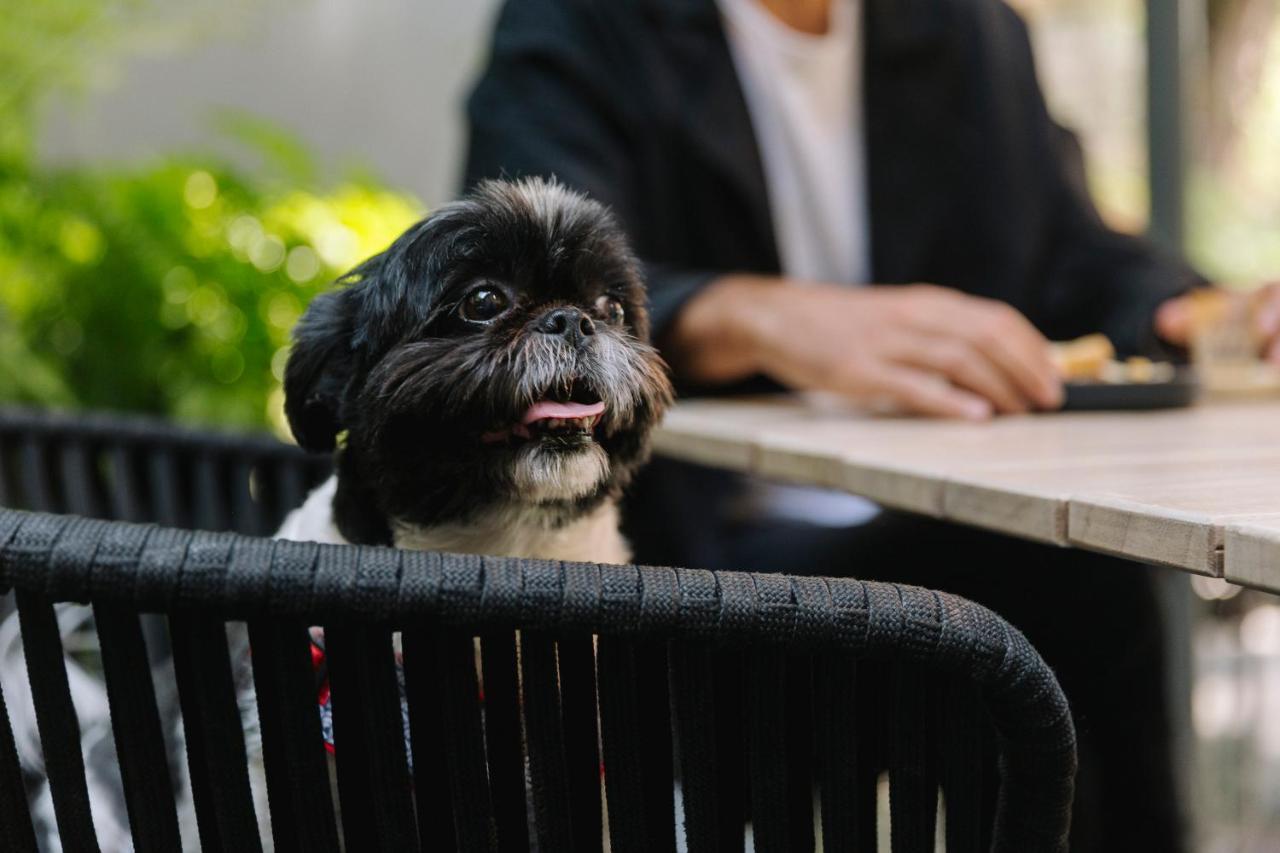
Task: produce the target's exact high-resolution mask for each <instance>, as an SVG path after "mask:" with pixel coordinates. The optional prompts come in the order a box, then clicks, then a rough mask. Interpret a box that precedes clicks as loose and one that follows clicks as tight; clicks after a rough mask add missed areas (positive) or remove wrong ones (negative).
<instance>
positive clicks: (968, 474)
mask: <svg viewBox="0 0 1280 853" xmlns="http://www.w3.org/2000/svg"><path fill="white" fill-rule="evenodd" d="M656 450H657V452H659V453H661V454H663V455H666V456H670V457H675V458H679V459H684V460H686V461H690V462H697V463H702V464H706V465H712V466H715V467H719V468H726V469H731V470H735V471H743V472H750V473H754V474H758V475H760V476H762V477H767V478H772V479H776V480H782V481H788V482H793V483H802V484H807V485H815V486H824V487H828V488H833V489H841V490H844V491H848V492H852V493H853V494H857V495H862V496H864V497H867V498H871V499H872V500H875V501H877V502H879V503H881V504H883V505H885V506H889V507H894V508H897V509H903V510H909V511H912V512H917V513H922V514H924V515H929V516H933V517H936V518H944V519H950V520H953V521H958V522H963V523H966V524H972V525H976V526H979V527H984V528H988V529H991V530H996V531H1000V532H1002V533H1009V534H1013V535H1017V536H1022V537H1025V538H1028V539H1034V540H1038V541H1043V542H1050V543H1053V544H1056V545H1062V546H1072V547H1081V548H1088V549H1091V550H1096V551H1103V552H1107V553H1111V554H1118V555H1120V556H1124V557H1130V558H1132V559H1135V560H1141V561H1144V562H1152V563H1161V564H1164V565H1169V566H1175V567H1177V568H1181V569H1185V570H1187V571H1191V572H1197V573H1200V574H1205V575H1213V576H1219V577H1226V578H1227V579H1228V580H1230V581H1233V582H1236V583H1240V584H1245V585H1249V586H1255V587H1260V588H1263V589H1268V590H1271V591H1275V592H1280V401H1267V402H1236V403H1222V402H1218V403H1204V404H1201V405H1198V406H1195V407H1193V408H1189V409H1179V410H1169V411H1159V412H1140V413H1137V412H1135V413H1122V412H1105V413H1101V412H1099V413H1071V414H1052V415H1035V416H1026V417H1007V418H999V419H996V420H994V421H992V422H990V423H977V424H973V423H961V422H945V421H931V420H924V419H905V418H878V417H871V416H867V415H865V414H860V413H858V412H857V411H856V410H855V409H853V408H851V407H849V406H848V405H847V404H843V403H840V402H837V401H833V400H831V399H828V398H821V397H806V398H798V397H773V398H751V399H732V400H729V399H721V400H691V401H684V402H681V403H680V404H679V405H677V406H676V407H675V409H674V410H673V411H672V412H671V413H669V414H668V415H667V418H666V422H665V424H664V425H663V427H662V429H661V430H660V431H659V433H658V436H657V440H656Z"/></svg>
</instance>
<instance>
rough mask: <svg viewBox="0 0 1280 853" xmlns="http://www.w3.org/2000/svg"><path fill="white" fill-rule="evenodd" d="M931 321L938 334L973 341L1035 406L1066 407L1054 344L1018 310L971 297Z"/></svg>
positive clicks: (929, 321) (931, 318)
mask: <svg viewBox="0 0 1280 853" xmlns="http://www.w3.org/2000/svg"><path fill="white" fill-rule="evenodd" d="M927 322H928V323H929V325H930V326H931V331H932V332H933V333H934V334H937V335H951V336H956V337H960V338H962V339H963V340H966V341H968V342H970V343H971V344H972V345H973V346H975V347H976V348H977V349H978V350H979V351H981V352H982V353H984V354H985V355H986V356H987V358H988V359H989V360H990V361H991V362H992V364H993V365H994V366H995V367H997V368H998V369H999V370H1000V371H1001V372H1002V373H1003V374H1004V375H1005V376H1006V377H1008V381H1010V382H1011V383H1012V384H1013V385H1014V386H1015V387H1016V388H1017V389H1018V390H1019V392H1020V393H1021V395H1022V396H1023V397H1024V398H1026V399H1027V400H1029V401H1030V402H1032V403H1033V404H1034V405H1036V406H1038V407H1039V408H1042V409H1056V408H1058V407H1059V406H1060V405H1062V393H1063V392H1062V380H1061V378H1060V377H1059V376H1058V371H1057V368H1055V367H1054V365H1053V360H1052V359H1051V358H1050V357H1049V342H1048V341H1047V340H1045V338H1044V336H1043V335H1041V334H1040V332H1039V331H1037V330H1036V328H1035V326H1033V325H1031V321H1029V320H1028V319H1027V318H1026V317H1024V316H1022V314H1021V313H1020V312H1018V310H1017V309H1015V308H1012V307H1010V306H1008V305H1006V304H1004V303H1002V302H995V301H992V300H987V299H977V298H974V297H969V298H967V299H964V300H961V301H957V302H955V303H954V304H952V305H950V306H947V310H946V311H945V312H944V313H942V314H939V315H935V316H932V317H929V318H928V320H927Z"/></svg>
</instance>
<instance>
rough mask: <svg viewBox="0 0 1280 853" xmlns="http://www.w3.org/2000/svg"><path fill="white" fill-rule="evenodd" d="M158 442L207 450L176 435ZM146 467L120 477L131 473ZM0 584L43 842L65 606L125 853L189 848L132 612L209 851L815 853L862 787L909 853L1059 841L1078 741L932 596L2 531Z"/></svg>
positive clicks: (65, 738) (832, 840) (86, 527)
mask: <svg viewBox="0 0 1280 853" xmlns="http://www.w3.org/2000/svg"><path fill="white" fill-rule="evenodd" d="M3 434H4V433H3V429H2V428H0V436H2V435H3ZM184 440H185V441H186V442H187V443H186V444H185V445H184V444H182V442H181V441H178V442H176V444H178V445H181V446H183V447H185V448H187V449H188V450H189V451H190V452H191V454H192V456H193V458H195V459H197V460H198V459H200V458H202V456H203V454H202V452H201V451H202V440H201V438H200V437H199V436H195V435H191V434H187V435H186V436H185V439H184ZM145 446H146V444H145V441H143V442H141V443H139V444H138V445H136V446H135V447H134V449H133V450H134V452H135V453H136V454H137V456H136V457H135V461H134V462H133V463H131V464H133V465H135V466H142V468H143V469H144V470H146V469H147V468H148V465H149V463H148V461H147V460H148V456H147V453H146V451H145ZM173 446H174V445H173V444H172V443H168V442H162V445H161V449H162V452H165V453H172V452H173V450H172V447H173ZM0 448H3V442H0ZM264 450H265V446H264ZM273 452H274V451H273ZM280 452H283V451H280ZM233 456H234V454H233ZM299 456H300V455H299ZM299 456H295V457H294V459H295V460H296V459H297V458H299ZM5 458H6V460H9V461H12V460H11V457H5ZM44 458H45V459H47V458H48V457H47V456H46V457H44ZM262 458H267V459H270V460H275V459H276V458H277V457H275V456H273V455H272V454H271V453H266V454H265V455H264V456H263V457H262ZM45 466H46V469H47V468H49V467H51V466H50V464H49V463H48V462H46V463H45ZM223 470H227V469H223ZM230 470H236V469H235V468H234V467H232V468H231V469H230ZM257 470H263V469H262V468H258V469H257ZM268 470H269V466H268ZM300 470H302V471H304V472H305V471H310V470H313V469H307V468H304V469H300ZM318 470H319V471H321V472H322V470H323V469H318ZM290 476H295V475H290ZM303 480H304V481H305V476H304V477H303ZM68 482H71V481H68ZM108 482H110V481H108ZM179 482H184V481H183V480H182V479H181V478H179ZM185 482H196V478H195V477H194V475H193V477H192V479H190V480H188V481H185ZM241 482H242V483H247V482H248V480H242V481H241ZM28 487H29V486H25V485H24V488H28ZM278 488H279V487H278V486H263V485H259V484H256V483H255V485H254V492H253V493H254V494H256V495H264V494H272V493H273V491H272V490H273V489H278ZM70 491H71V490H70V489H68V488H66V487H65V486H63V487H61V492H60V494H62V495H64V496H65V495H67V494H68V493H70ZM231 492H232V490H231V489H229V488H222V489H221V490H220V491H219V492H218V494H220V495H223V496H228V497H227V498H226V499H227V500H231V498H230V497H229V495H230V494H231ZM26 493H27V492H24V494H26ZM300 494H301V493H300V492H299V497H300ZM192 500H194V499H192ZM149 505H151V506H155V501H154V500H151V501H150V503H149ZM277 505H278V506H279V507H283V508H284V509H287V508H288V507H289V506H290V505H289V504H288V503H287V502H285V501H284V500H283V499H280V500H278V501H277ZM71 506H72V505H71V504H70V503H69V502H68V503H67V504H64V505H60V506H58V508H60V509H65V508H69V507H71ZM187 506H189V507H193V506H196V504H195V503H190V504H188V505H187ZM191 511H192V512H193V518H195V517H196V513H195V510H191ZM279 514H280V513H279V511H277V512H276V513H275V517H278V516H279ZM232 515H233V514H232V513H227V514H226V515H223V516H210V517H212V518H228V517H232ZM263 516H264V517H266V516H267V513H265V512H264V513H263ZM236 517H239V516H236ZM208 526H211V527H212V526H215V525H212V524H210V525H208ZM9 588H12V589H13V590H14V591H15V595H16V598H17V604H18V609H19V617H20V620H21V632H22V638H23V641H24V645H25V648H26V661H27V676H28V678H29V679H30V686H31V696H32V699H33V701H34V705H35V714H36V718H37V721H38V724H39V736H40V741H41V743H42V744H43V745H44V753H45V761H44V764H45V772H46V773H47V776H48V779H49V785H50V789H51V792H52V797H53V807H54V810H55V812H56V823H57V829H58V833H59V835H60V837H61V840H62V844H63V848H64V849H66V850H96V849H99V845H98V842H97V836H96V831H95V827H94V823H93V815H92V813H91V809H90V804H89V793H88V791H87V789H86V783H85V771H84V762H83V757H82V755H81V753H80V751H79V750H78V749H76V748H75V747H76V745H77V744H78V743H79V722H78V720H77V714H76V708H75V707H74V705H73V702H72V699H71V693H70V690H69V687H68V681H67V672H66V668H65V666H64V663H63V655H64V649H63V647H62V642H61V639H60V636H59V632H58V626H57V624H56V617H55V610H54V603H55V602H65V601H76V602H86V603H91V604H92V607H93V612H94V615H95V621H96V629H97V633H98V635H99V640H100V647H101V654H102V674H103V677H104V678H105V681H106V687H107V698H108V701H109V705H110V709H111V730H112V733H113V736H114V738H115V742H116V746H117V754H118V756H119V766H120V774H121V779H122V782H123V788H124V801H125V804H126V807H127V811H128V823H129V826H130V827H131V830H132V840H133V844H134V848H135V849H136V850H139V851H152V850H154V851H173V850H177V849H180V848H181V841H182V840H186V841H187V842H188V843H189V844H190V843H192V842H193V839H190V838H186V839H180V837H179V836H180V834H181V832H180V829H179V818H178V809H177V807H176V806H175V795H174V790H175V786H174V779H173V776H172V774H171V772H170V766H169V761H168V756H167V755H166V752H165V747H164V743H165V739H164V736H163V732H162V725H161V720H160V715H159V713H158V712H157V710H156V709H157V704H156V699H155V697H156V684H155V683H154V681H153V678H152V674H151V670H150V668H149V666H148V659H147V645H148V639H147V638H144V634H143V631H142V630H141V627H140V621H139V618H140V614H165V615H166V616H167V625H168V633H169V636H170V638H171V642H172V648H173V666H174V672H175V675H176V682H177V688H178V692H179V694H180V698H181V703H180V704H181V712H182V726H183V729H184V731H185V743H186V765H187V769H188V771H189V776H190V790H191V795H192V799H193V801H194V811H195V822H196V824H197V827H198V835H199V841H200V845H201V847H202V848H203V849H205V850H232V849H235V850H237V851H240V850H250V851H251V850H258V849H263V846H264V841H265V842H266V846H269V847H274V849H276V850H280V851H287V850H299V851H302V850H307V851H311V850H337V849H339V838H342V839H344V840H345V849H346V850H348V851H366V850H368V851H377V850H387V851H406V850H407V851H414V850H421V851H424V853H425V851H436V850H461V851H468V852H469V851H495V853H509V852H510V851H521V853H524V851H529V850H538V851H556V853H560V851H578V853H583V851H588V852H589V851H603V850H604V849H606V839H607V847H608V849H610V850H613V851H618V853H628V851H635V853H641V851H644V853H650V851H668V853H674V851H676V850H677V849H678V848H684V849H688V850H690V851H692V853H704V851H715V853H720V851H728V850H734V851H741V850H743V849H744V842H743V837H744V827H746V826H749V827H750V830H751V834H752V836H753V840H754V848H755V849H756V850H758V851H783V850H786V851H803V850H812V849H814V848H815V835H816V834H820V835H821V841H822V849H824V850H827V851H873V850H876V849H877V847H876V842H877V838H882V837H883V834H884V832H885V827H883V826H878V825H877V824H878V823H882V822H883V821H882V820H880V819H878V818H879V815H878V808H877V803H878V801H879V800H880V799H881V798H882V795H881V793H880V790H881V788H882V785H881V784H880V780H881V779H882V777H883V776H885V775H887V780H888V790H889V826H890V829H889V834H890V841H891V846H892V850H893V851H895V853H925V851H933V850H934V839H935V832H937V831H938V830H937V829H936V828H935V815H936V814H937V813H938V812H939V811H941V812H942V813H943V814H944V815H945V830H944V831H943V834H944V836H945V840H946V847H947V849H948V850H951V851H977V850H988V849H991V850H999V851H1018V853H1028V851H1029V852H1030V853H1035V851H1059V850H1065V849H1066V833H1067V827H1068V823H1069V819H1070V803H1071V796H1072V786H1073V780H1074V770H1075V745H1074V744H1075V742H1074V733H1073V730H1072V724H1071V718H1070V714H1069V711H1068V708H1067V705H1066V702H1065V699H1064V697H1063V695H1062V692H1061V690H1060V689H1059V687H1058V685H1057V682H1056V681H1055V680H1054V677H1053V675H1052V673H1051V672H1050V670H1049V669H1048V668H1047V667H1046V666H1045V664H1044V663H1043V661H1042V660H1041V659H1040V658H1039V656H1038V655H1037V654H1036V653H1035V651H1034V650H1033V649H1032V648H1031V647H1030V646H1029V645H1028V644H1027V642H1026V640H1025V639H1024V638H1023V637H1022V635H1021V634H1019V633H1018V632H1017V631H1016V630H1015V629H1013V628H1012V627H1010V626H1009V625H1008V624H1007V623H1005V622H1004V621H1003V620H1001V619H1000V618H999V617H997V616H995V615H994V614H992V613H990V612H989V611H987V610H985V609H984V608H982V607H980V606H978V605H975V604H972V603H970V602H967V601H965V600H963V599H959V598H957V597H955V596H950V595H947V594H943V593H936V592H932V591H929V590H923V589H918V588H912V587H899V586H893V585H887V584H875V583H862V582H858V581H854V580H837V579H824V578H807V577H788V576H778V575H750V574H739V573H730V572H722V573H711V572H705V571H696V570H682V569H665V568H649V567H636V566H597V565H589V564H568V563H558V562H541V561H531V560H513V559H499V558H489V557H477V556H458V555H442V554H435V553H426V552H409V551H398V550H394V549H387V548H370V547H357V546H332V545H317V544H312V543H295V542H284V541H273V540H268V539H263V538H258V537H253V536H241V535H235V534H232V533H225V532H208V531H193V530H189V529H183V528H180V527H171V526H164V527H161V526H152V525H140V524H130V523H122V522H113V521H103V520H96V519H90V518H87V517H83V516H77V515H53V514H47V513H29V512H21V511H12V510H0V589H9ZM241 620H243V621H244V622H245V623H247V626H248V635H249V645H250V647H251V650H252V681H253V686H254V687H255V689H256V690H255V692H256V710H257V718H258V723H259V726H260V728H261V755H260V756H259V755H257V754H256V752H254V751H252V750H247V749H246V741H245V736H244V732H243V721H242V710H241V708H240V707H238V706H237V695H236V687H235V684H234V682H233V677H232V671H233V668H234V666H235V665H236V661H235V660H233V657H232V653H231V652H230V651H229V649H228V644H227V640H226V637H227V635H226V629H225V623H227V622H228V621H241ZM316 625H322V626H324V628H325V637H324V642H325V647H326V655H327V659H326V665H327V668H328V676H329V685H330V689H331V696H332V711H333V717H332V724H333V732H332V734H333V741H334V743H335V748H336V758H335V760H334V761H333V765H334V767H335V768H336V780H337V782H336V789H337V791H336V793H337V796H336V801H335V798H334V797H333V796H332V793H331V789H330V781H329V762H328V760H327V759H326V752H325V747H324V740H323V735H322V731H321V720H320V715H319V713H318V710H317V704H316V686H317V681H316V673H315V670H314V666H313V659H312V645H311V634H310V631H309V629H310V627H311V626H316ZM393 635H394V636H395V637H398V639H399V649H396V648H395V644H394V643H393ZM401 664H402V665H401ZM11 688H12V685H4V684H0V849H3V850H6V851H7V850H15V851H20V850H33V849H35V840H34V833H33V829H32V823H31V817H30V812H29V810H28V803H27V799H26V795H25V791H24V787H23V782H22V778H21V772H20V770H19V766H18V759H17V754H16V749H15V746H14V739H13V732H12V730H11V729H10V726H9V724H8V722H9V716H8V714H7V713H6V712H5V709H4V708H3V705H2V701H3V698H2V697H3V691H5V690H6V689H11ZM402 699H403V702H402ZM258 764H260V765H261V767H262V768H263V769H264V770H265V786H266V791H267V797H268V801H269V812H270V824H271V830H270V834H269V836H268V837H267V838H266V839H260V838H259V828H258V827H259V818H260V817H261V815H258V814H256V813H255V808H254V800H253V797H252V792H251V784H250V777H251V775H252V771H253V768H254V767H255V766H257V765H258ZM939 792H941V802H942V803H943V806H942V808H941V809H939V801H940V798H939ZM335 802H336V805H337V806H338V808H337V809H335ZM815 809H816V811H817V814H818V818H817V820H815V818H814V814H815Z"/></svg>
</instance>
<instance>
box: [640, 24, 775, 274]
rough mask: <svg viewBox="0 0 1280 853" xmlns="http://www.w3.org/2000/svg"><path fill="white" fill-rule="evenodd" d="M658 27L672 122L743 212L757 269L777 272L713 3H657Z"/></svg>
mask: <svg viewBox="0 0 1280 853" xmlns="http://www.w3.org/2000/svg"><path fill="white" fill-rule="evenodd" d="M659 5H660V6H661V9H662V12H663V13H664V17H665V18H666V21H665V24H666V26H664V27H663V34H664V38H665V40H666V43H667V49H666V51H665V52H664V53H665V55H666V56H667V57H669V58H670V60H671V62H672V64H673V67H674V70H675V73H674V75H673V78H674V79H675V80H678V81H680V82H681V84H682V85H684V86H686V88H685V89H684V91H683V92H676V93H673V94H674V101H675V102H676V103H677V104H678V106H677V112H678V115H677V120H678V121H679V123H680V125H681V127H682V128H683V132H684V134H685V135H686V136H687V139H688V141H689V143H690V144H691V145H692V146H693V147H694V148H696V149H697V151H698V152H699V154H700V155H701V157H700V159H702V160H704V161H705V162H706V164H707V166H708V167H709V168H711V169H714V170H715V171H717V172H719V173H720V175H721V176H722V177H723V178H724V179H725V181H726V185H727V187H728V189H729V191H730V192H733V193H735V194H737V196H738V198H737V201H738V202H739V203H740V204H741V206H742V210H743V211H744V212H746V214H747V216H748V217H749V219H750V221H751V226H752V230H753V231H754V232H755V233H754V237H755V242H754V245H755V246H756V247H757V248H758V249H760V250H762V252H763V253H764V256H763V257H762V258H760V259H759V260H760V261H761V263H762V264H764V265H766V266H770V267H772V268H775V269H776V268H777V267H778V254H777V245H776V242H775V239H774V234H773V220H772V218H771V214H770V210H769V197H768V190H767V188H766V185H765V177H764V166H763V164H762V163H761V160H760V150H759V146H758V144H757V142H756V135H755V130H754V128H753V127H752V125H751V117H750V114H749V113H748V111H747V104H746V101H745V99H744V97H743V94H742V89H741V86H740V85H739V83H738V77H737V73H736V69H735V68H734V64H733V57H732V55H731V54H730V52H729V45H728V42H727V41H726V39H725V36H724V31H723V28H722V27H721V24H720V19H719V11H718V10H717V8H716V6H715V3H714V0H663V2H660V3H659Z"/></svg>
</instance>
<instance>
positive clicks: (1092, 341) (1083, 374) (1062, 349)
mask: <svg viewBox="0 0 1280 853" xmlns="http://www.w3.org/2000/svg"><path fill="white" fill-rule="evenodd" d="M1051 357H1052V358H1053V363H1054V364H1055V365H1057V368H1058V373H1060V374H1061V375H1062V378H1063V379H1066V380H1068V381H1069V380H1072V379H1097V378H1099V377H1100V376H1101V375H1102V371H1103V370H1104V369H1105V368H1106V366H1107V365H1108V364H1110V363H1111V362H1112V361H1113V360H1114V359H1115V357H1116V349H1115V347H1113V346H1112V345H1111V341H1110V340H1108V339H1107V336H1106V335H1085V336H1084V337H1083V338H1076V339H1075V340H1074V341H1065V342H1063V343H1057V344H1054V345H1053V352H1052V353H1051Z"/></svg>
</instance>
